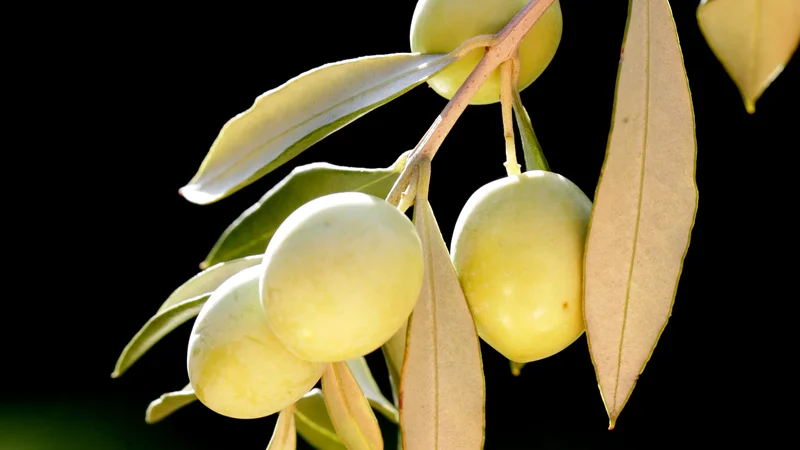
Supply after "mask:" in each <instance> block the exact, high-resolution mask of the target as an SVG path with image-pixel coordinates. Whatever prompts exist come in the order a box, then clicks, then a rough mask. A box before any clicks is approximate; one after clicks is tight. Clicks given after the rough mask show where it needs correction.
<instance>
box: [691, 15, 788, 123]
mask: <svg viewBox="0 0 800 450" xmlns="http://www.w3.org/2000/svg"><path fill="white" fill-rule="evenodd" d="M697 23H698V25H699V26H700V31H701V32H702V33H703V36H704V37H705V39H706V42H708V46H709V47H710V48H711V51H712V52H714V55H715V56H716V57H717V59H719V60H720V62H721V63H722V66H723V67H724V68H725V70H726V71H727V72H728V75H730V77H731V78H732V79H733V81H734V83H736V87H737V88H738V89H739V92H740V94H741V95H742V99H743V100H744V104H745V108H746V109H747V112H749V113H750V114H752V113H754V112H755V111H756V107H755V103H756V101H757V100H758V99H759V97H761V94H763V93H764V91H765V90H766V89H767V87H769V85H770V83H772V81H773V80H774V79H775V78H777V77H778V75H780V73H781V72H782V71H783V68H784V66H786V63H788V62H789V59H791V57H792V54H793V53H794V52H795V51H796V50H797V46H798V44H800V1H797V0H712V1H708V0H703V1H702V2H701V3H700V6H698V7H697Z"/></svg>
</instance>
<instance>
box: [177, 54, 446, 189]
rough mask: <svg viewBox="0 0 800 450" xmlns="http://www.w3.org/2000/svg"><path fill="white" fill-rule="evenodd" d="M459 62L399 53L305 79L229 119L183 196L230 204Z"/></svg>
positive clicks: (316, 72) (309, 74)
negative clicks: (289, 163)
mask: <svg viewBox="0 0 800 450" xmlns="http://www.w3.org/2000/svg"><path fill="white" fill-rule="evenodd" d="M453 61H455V57H454V56H453V55H451V54H419V53H396V54H391V55H378V56H365V57H361V58H355V59H349V60H345V61H339V62H336V63H332V64H326V65H323V66H321V67H317V68H315V69H312V70H310V71H308V72H305V73H303V74H302V75H299V76H297V77H296V78H293V79H291V80H289V81H287V82H286V83H284V84H283V85H281V86H279V87H277V88H275V89H273V90H270V91H268V92H266V93H265V94H263V95H261V96H260V97H258V98H257V99H256V101H255V103H254V104H253V106H251V107H250V109H248V110H247V111H245V112H244V113H241V114H239V115H237V116H236V117H234V118H233V119H231V120H229V121H228V122H227V123H226V124H225V126H223V127H222V130H221V131H220V133H219V135H218V136H217V138H216V140H215V141H214V144H213V145H212V146H211V149H210V150H209V152H208V154H207V155H206V157H205V159H204V160H203V162H202V164H201V165H200V168H199V170H198V171H197V174H195V176H194V177H193V178H192V179H191V181H189V183H188V184H187V185H186V186H184V187H182V188H181V189H180V193H181V195H183V196H184V197H185V198H186V199H187V200H189V201H190V202H192V203H197V204H209V203H213V202H216V201H218V200H220V199H222V198H224V197H227V196H229V195H231V194H232V193H234V192H236V191H238V190H239V189H241V188H243V187H245V186H247V185H248V184H250V183H252V182H253V181H255V180H257V179H258V178H260V177H262V176H264V175H266V174H267V173H269V172H271V171H272V170H274V169H275V168H277V167H279V166H281V165H282V164H284V163H286V162H287V161H289V160H291V159H292V158H294V157H295V156H297V155H298V154H300V153H301V152H302V151H304V150H306V149H307V148H309V147H310V146H311V145H313V144H314V143H316V142H318V141H320V140H322V139H323V138H325V137H326V136H328V135H330V134H331V133H333V132H335V131H336V130H338V129H340V128H342V127H344V126H345V125H347V124H349V123H350V122H353V121H354V120H356V119H358V118H359V117H361V116H363V115H364V114H366V113H368V112H370V111H372V110H373V109H375V108H377V107H379V106H381V105H383V104H385V103H387V102H389V101H391V100H393V99H395V98H397V97H399V96H400V95H402V94H404V93H405V92H407V91H409V90H410V89H412V88H414V87H415V86H417V85H419V84H421V83H423V82H425V81H426V80H427V79H428V78H430V77H431V76H433V75H435V74H436V73H437V72H439V71H440V70H442V69H444V68H445V67H447V66H448V65H449V64H450V63H451V62H453Z"/></svg>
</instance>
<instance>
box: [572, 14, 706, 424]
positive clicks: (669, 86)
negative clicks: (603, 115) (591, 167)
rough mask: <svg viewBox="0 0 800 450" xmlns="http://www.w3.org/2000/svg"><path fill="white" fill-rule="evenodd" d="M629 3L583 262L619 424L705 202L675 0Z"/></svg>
mask: <svg viewBox="0 0 800 450" xmlns="http://www.w3.org/2000/svg"><path fill="white" fill-rule="evenodd" d="M630 8H631V9H630V10H629V17H628V25H627V29H626V32H625V38H624V44H623V45H624V56H623V59H622V62H621V63H620V68H619V78H618V81H617V93H616V101H615V106H614V118H613V124H612V131H611V136H610V138H609V144H608V150H607V153H606V159H605V162H604V164H603V170H602V172H601V178H600V182H599V184H598V187H597V192H596V194H595V200H594V209H593V213H592V219H591V222H590V226H589V235H588V238H587V239H588V241H587V249H586V261H585V263H586V265H585V271H584V289H585V292H584V296H585V298H584V302H585V304H584V314H585V318H586V327H587V328H586V334H587V338H588V341H589V349H590V352H591V355H592V361H593V362H594V366H595V371H596V373H597V381H598V384H599V387H600V391H601V393H602V396H603V400H604V402H605V405H606V410H607V411H608V416H609V420H610V422H609V425H610V428H613V427H614V425H615V422H616V420H617V417H618V416H619V413H620V411H621V410H622V408H623V407H624V406H625V403H626V402H627V400H628V398H629V396H630V394H631V392H632V391H633V388H634V385H635V384H636V380H637V379H638V376H639V374H640V373H641V372H642V371H643V370H644V366H645V364H646V363H647V361H648V359H649V358H650V356H651V354H652V352H653V350H654V348H655V345H656V342H657V341H658V338H659V337H660V335H661V332H662V330H663V329H664V327H665V326H666V323H667V320H668V318H669V316H670V314H671V311H672V304H673V301H674V299H675V292H676V289H677V283H678V279H679V278H680V274H681V270H682V267H683V260H684V257H685V255H686V252H687V249H688V245H689V237H690V235H691V231H692V227H693V226H694V218H695V212H696V211H697V186H696V184H695V157H696V143H695V134H694V114H693V110H692V101H691V94H690V92H689V85H688V81H687V78H686V73H685V70H684V66H683V56H682V53H681V49H680V46H679V43H678V36H677V34H676V29H675V23H674V21H673V18H672V12H671V10H670V7H669V4H668V3H667V0H641V1H633V2H631V3H630Z"/></svg>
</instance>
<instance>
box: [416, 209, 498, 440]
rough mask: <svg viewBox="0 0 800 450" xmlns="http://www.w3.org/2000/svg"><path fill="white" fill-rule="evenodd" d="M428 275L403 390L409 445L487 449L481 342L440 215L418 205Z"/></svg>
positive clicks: (417, 218)
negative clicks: (445, 241) (440, 226)
mask: <svg viewBox="0 0 800 450" xmlns="http://www.w3.org/2000/svg"><path fill="white" fill-rule="evenodd" d="M414 224H415V226H416V228H417V233H418V234H419V237H420V239H421V240H422V248H423V254H424V256H425V277H424V281H423V284H422V290H421V291H420V296H419V300H418V302H417V305H416V306H415V307H414V312H413V313H412V314H411V319H410V321H409V323H408V328H409V329H408V349H407V350H406V357H405V363H404V365H403V378H402V380H401V388H400V395H401V400H400V405H401V407H400V424H401V429H402V432H403V442H404V444H405V446H406V448H409V449H437V448H448V449H480V448H483V443H484V428H485V418H484V406H485V399H486V390H485V386H484V378H483V362H482V360H481V349H480V341H479V340H478V333H477V331H476V329H475V322H474V321H473V319H472V314H471V313H470V310H469V306H467V300H466V298H465V296H464V292H463V291H462V289H461V284H460V282H459V280H458V275H457V274H456V270H455V267H453V264H452V262H451V260H450V255H449V253H448V251H447V246H446V244H445V243H444V239H443V238H442V234H441V232H440V231H439V225H438V224H437V223H436V217H435V216H434V215H433V210H432V209H431V206H430V203H428V200H427V199H425V198H420V196H419V195H418V196H417V199H416V201H415V204H414Z"/></svg>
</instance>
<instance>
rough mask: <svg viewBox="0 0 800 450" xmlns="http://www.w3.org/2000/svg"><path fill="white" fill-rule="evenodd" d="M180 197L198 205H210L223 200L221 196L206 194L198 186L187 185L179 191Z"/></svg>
mask: <svg viewBox="0 0 800 450" xmlns="http://www.w3.org/2000/svg"><path fill="white" fill-rule="evenodd" d="M178 195H180V196H181V197H183V198H185V199H186V200H188V201H189V202H191V203H194V204H196V205H208V204H209V203H214V202H215V201H217V200H219V199H220V198H221V197H220V196H219V195H214V194H209V193H208V192H204V191H203V190H202V189H201V188H200V186H198V185H197V184H187V185H186V186H183V187H182V188H180V189H178Z"/></svg>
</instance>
